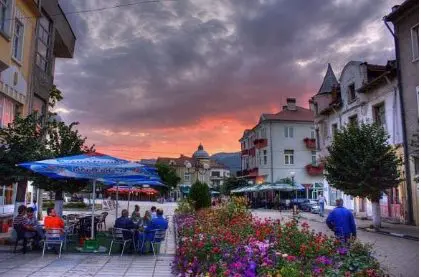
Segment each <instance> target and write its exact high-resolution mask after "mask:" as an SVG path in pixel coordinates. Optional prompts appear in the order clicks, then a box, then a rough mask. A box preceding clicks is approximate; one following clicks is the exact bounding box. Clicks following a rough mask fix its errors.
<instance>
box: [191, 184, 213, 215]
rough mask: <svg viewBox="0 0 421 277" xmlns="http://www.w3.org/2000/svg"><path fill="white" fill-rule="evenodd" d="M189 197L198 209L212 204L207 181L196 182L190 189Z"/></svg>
mask: <svg viewBox="0 0 421 277" xmlns="http://www.w3.org/2000/svg"><path fill="white" fill-rule="evenodd" d="M188 198H189V200H190V201H192V202H193V205H194V208H195V209H196V210H200V209H202V208H207V207H210V205H211V194H210V192H209V187H208V185H207V184H206V183H201V182H199V181H197V182H196V183H194V184H193V185H192V187H191V189H190V193H189V197H188Z"/></svg>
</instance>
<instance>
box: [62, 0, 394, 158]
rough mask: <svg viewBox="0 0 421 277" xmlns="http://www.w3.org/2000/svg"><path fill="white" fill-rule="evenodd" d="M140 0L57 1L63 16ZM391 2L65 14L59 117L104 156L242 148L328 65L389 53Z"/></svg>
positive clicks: (225, 0) (180, 5)
mask: <svg viewBox="0 0 421 277" xmlns="http://www.w3.org/2000/svg"><path fill="white" fill-rule="evenodd" d="M134 2H139V1H138V0H108V1H103V0H62V1H60V3H61V5H62V8H63V10H64V11H65V12H73V11H80V10H87V9H97V8H105V7H111V6H115V5H116V4H125V3H134ZM400 2H402V1H391V0H334V1H327V0H310V1H309V0H294V1H292V0H291V1H289V0H284V1H280V0H260V1H259V0H178V1H164V2H160V3H144V4H140V5H132V6H129V7H121V8H116V9H108V10H103V11H100V12H98V11H97V12H86V13H79V14H72V15H68V19H69V21H70V23H71V25H72V27H73V30H74V32H75V34H76V37H77V41H76V50H75V55H74V58H73V59H69V60H59V59H58V60H57V62H56V73H55V78H56V79H55V82H56V84H57V86H58V88H59V89H61V90H62V92H63V94H64V100H63V101H62V103H60V105H59V106H58V109H57V111H58V113H59V114H60V116H61V117H62V118H63V119H64V120H65V121H66V122H72V121H79V122H80V125H79V130H80V132H81V133H82V134H83V135H85V136H87V137H88V142H89V143H90V144H95V145H96V149H97V151H99V152H103V153H107V154H111V155H115V156H118V157H122V158H127V159H131V160H139V159H142V158H154V157H158V156H178V155H179V154H181V153H183V154H185V155H191V154H192V152H194V151H195V150H196V148H197V145H198V144H199V143H200V142H201V143H202V144H203V145H204V147H205V150H207V151H208V152H209V153H211V154H212V153H217V152H232V151H238V150H239V148H240V144H239V142H238V139H239V138H240V137H241V135H242V132H243V130H244V129H246V128H251V127H253V126H254V125H255V124H256V122H257V120H258V118H259V115H260V114H261V113H268V112H278V111H279V109H280V106H281V102H285V100H286V98H287V97H296V98H297V101H298V104H299V105H300V106H303V107H308V99H309V97H311V96H312V95H313V94H315V93H316V92H317V91H318V89H319V87H320V85H321V81H322V78H323V75H324V73H325V70H326V67H327V63H329V62H330V63H331V64H332V67H333V69H334V71H335V74H336V75H337V77H339V75H340V71H341V69H342V67H343V66H344V65H345V64H346V63H347V62H348V61H350V60H360V61H367V62H370V63H380V64H385V63H386V61H387V60H388V59H393V58H394V48H393V40H392V36H391V35H390V33H389V32H388V30H387V29H386V27H385V26H384V24H383V22H382V17H383V16H384V15H386V14H388V13H389V12H390V11H391V7H392V6H393V5H395V4H399V3H400Z"/></svg>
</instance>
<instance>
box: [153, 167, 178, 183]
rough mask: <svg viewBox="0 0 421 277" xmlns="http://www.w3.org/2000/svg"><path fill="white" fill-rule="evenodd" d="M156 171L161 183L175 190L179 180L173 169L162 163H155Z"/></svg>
mask: <svg viewBox="0 0 421 277" xmlns="http://www.w3.org/2000/svg"><path fill="white" fill-rule="evenodd" d="M156 169H157V171H158V175H159V177H160V178H161V180H162V182H163V183H164V184H165V185H167V186H168V187H169V188H175V187H177V185H178V184H179V183H180V181H181V178H180V177H179V176H178V175H177V172H176V171H175V169H174V168H172V167H170V166H169V165H167V164H164V163H157V164H156Z"/></svg>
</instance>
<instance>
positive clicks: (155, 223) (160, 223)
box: [139, 209, 168, 251]
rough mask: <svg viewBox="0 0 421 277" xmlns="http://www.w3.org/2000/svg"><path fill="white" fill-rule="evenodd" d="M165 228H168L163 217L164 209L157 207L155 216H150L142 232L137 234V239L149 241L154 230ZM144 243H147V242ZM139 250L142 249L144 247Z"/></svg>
mask: <svg viewBox="0 0 421 277" xmlns="http://www.w3.org/2000/svg"><path fill="white" fill-rule="evenodd" d="M166 229H168V221H167V220H166V219H165V218H164V211H163V210H161V209H158V210H157V211H156V217H155V218H152V220H151V222H150V224H149V225H148V226H147V227H146V228H145V230H144V233H143V234H140V235H139V239H144V240H145V241H146V242H151V241H152V240H153V239H154V236H155V230H166ZM156 242H159V241H156ZM144 245H147V243H145V244H144ZM141 250H142V251H144V249H141Z"/></svg>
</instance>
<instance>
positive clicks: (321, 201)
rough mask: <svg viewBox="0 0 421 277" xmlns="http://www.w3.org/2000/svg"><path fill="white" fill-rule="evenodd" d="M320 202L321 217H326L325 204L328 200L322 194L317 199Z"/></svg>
mask: <svg viewBox="0 0 421 277" xmlns="http://www.w3.org/2000/svg"><path fill="white" fill-rule="evenodd" d="M317 200H318V202H319V208H320V209H319V215H320V216H321V217H324V216H325V203H326V198H325V197H324V196H323V194H322V193H319V197H318V198H317Z"/></svg>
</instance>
